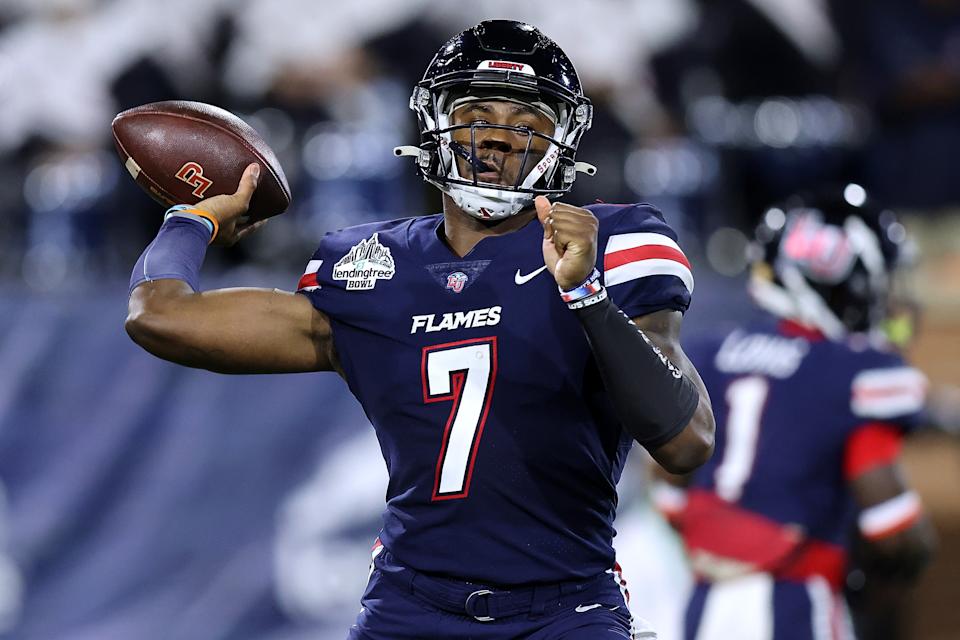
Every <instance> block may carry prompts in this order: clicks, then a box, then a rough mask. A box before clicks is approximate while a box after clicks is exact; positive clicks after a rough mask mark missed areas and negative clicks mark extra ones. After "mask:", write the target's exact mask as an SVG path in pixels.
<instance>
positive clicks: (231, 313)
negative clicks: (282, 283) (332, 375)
mask: <svg viewBox="0 0 960 640" xmlns="http://www.w3.org/2000/svg"><path fill="white" fill-rule="evenodd" d="M126 326H127V331H128V332H129V333H130V336H131V337H132V338H133V339H134V341H135V342H137V343H138V344H140V345H141V346H142V347H143V348H145V349H146V350H147V351H150V352H151V353H153V354H154V355H156V356H158V357H160V358H163V359H165V360H170V361H172V362H176V363H178V364H182V365H185V366H189V367H197V368H202V369H209V370H211V371H217V372H220V373H293V372H302V371H323V370H332V369H334V368H335V362H336V361H335V355H336V354H335V353H334V350H333V344H332V330H331V327H330V321H329V319H328V318H327V317H326V316H325V315H324V314H323V313H321V312H320V311H318V310H316V309H315V308H314V307H313V305H312V304H311V303H310V301H309V300H308V299H307V298H306V297H304V296H302V295H297V294H294V293H290V292H286V291H279V290H276V289H272V290H271V289H252V288H242V289H219V290H214V291H205V292H202V293H194V292H193V291H191V290H190V289H189V287H187V285H186V284H184V283H182V282H180V281H177V280H156V281H153V282H148V283H144V284H142V285H140V286H139V287H137V288H136V289H135V290H134V291H133V293H132V294H131V296H130V302H129V315H128V317H127V325H126Z"/></svg>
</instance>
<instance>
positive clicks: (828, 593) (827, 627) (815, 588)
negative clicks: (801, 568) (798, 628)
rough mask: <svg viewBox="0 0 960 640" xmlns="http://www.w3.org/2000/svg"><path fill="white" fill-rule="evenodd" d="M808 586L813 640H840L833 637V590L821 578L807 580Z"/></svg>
mask: <svg viewBox="0 0 960 640" xmlns="http://www.w3.org/2000/svg"><path fill="white" fill-rule="evenodd" d="M806 586H807V597H808V598H810V628H811V630H812V631H813V640H839V639H838V638H834V637H833V616H834V611H833V607H834V595H833V589H831V588H830V585H829V584H828V583H827V581H826V580H824V579H823V578H822V577H820V576H816V577H813V578H810V579H809V580H807V583H806Z"/></svg>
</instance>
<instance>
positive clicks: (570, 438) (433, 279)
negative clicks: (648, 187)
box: [299, 204, 693, 638]
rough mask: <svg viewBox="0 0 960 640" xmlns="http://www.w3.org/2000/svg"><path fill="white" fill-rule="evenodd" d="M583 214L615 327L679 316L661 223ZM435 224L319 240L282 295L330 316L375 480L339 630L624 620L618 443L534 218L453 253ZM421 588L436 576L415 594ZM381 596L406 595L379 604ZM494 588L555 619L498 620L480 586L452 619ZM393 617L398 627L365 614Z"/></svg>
mask: <svg viewBox="0 0 960 640" xmlns="http://www.w3.org/2000/svg"><path fill="white" fill-rule="evenodd" d="M588 208H589V209H590V210H591V211H592V212H593V214H594V215H595V216H596V217H597V218H598V219H599V222H600V232H599V245H598V246H599V247H600V248H601V252H599V253H600V255H599V256H598V264H597V267H598V269H600V270H602V271H603V273H604V279H605V284H606V286H607V290H608V291H609V295H610V296H611V297H612V298H613V300H614V302H615V303H616V304H617V306H619V308H620V309H622V310H623V311H624V313H626V314H627V315H629V316H631V317H636V316H640V315H644V314H648V313H652V312H655V311H659V310H662V309H669V310H676V311H684V310H686V308H687V306H688V305H689V303H690V293H691V290H692V288H693V281H692V277H691V275H690V267H689V263H688V262H687V260H686V258H685V257H684V255H683V253H682V252H681V251H680V249H679V247H678V246H677V243H676V240H677V238H676V235H675V234H674V232H673V231H672V230H671V229H670V228H669V227H668V226H667V225H666V223H665V222H664V221H663V218H662V217H661V215H660V214H659V212H657V211H656V210H655V209H654V208H652V207H650V206H649V205H604V204H601V205H591V206H590V207H588ZM442 223H443V217H442V216H440V215H433V216H425V217H420V218H410V219H404V220H397V221H392V222H384V223H376V224H369V225H363V226H358V227H352V228H349V229H344V230H342V231H338V232H335V233H330V234H327V235H326V236H325V237H324V238H323V240H322V242H321V244H320V247H319V249H317V251H316V253H315V254H314V256H313V259H312V260H311V261H310V262H309V265H308V267H307V271H306V273H305V274H304V275H303V277H302V278H301V280H300V283H299V292H300V293H302V294H303V295H306V296H307V297H309V299H310V300H311V302H312V303H313V304H314V306H316V307H317V308H318V309H320V310H321V311H323V312H324V313H325V314H327V315H328V316H329V317H330V319H331V323H332V326H333V336H334V341H335V344H336V350H337V354H338V356H339V358H340V364H341V366H342V370H343V374H344V377H345V378H346V381H347V383H348V385H349V387H350V390H351V391H352V392H353V394H354V395H355V396H356V397H357V399H358V400H359V401H360V403H361V405H362V406H363V408H364V410H365V412H366V414H367V416H368V417H369V419H370V421H371V423H372V424H373V426H374V428H375V429H376V432H377V436H378V438H379V441H380V446H381V450H382V452H383V456H384V459H385V461H386V464H387V469H388V471H389V475H390V481H389V486H388V489H387V506H386V511H385V512H384V526H383V529H382V531H381V532H380V535H379V542H378V544H377V547H376V554H377V555H376V559H375V564H374V569H373V574H372V577H371V580H370V583H369V585H368V588H367V591H366V593H365V595H364V599H363V604H364V612H365V613H364V614H361V616H360V619H359V621H358V625H359V627H357V628H355V629H354V631H353V634H354V635H353V636H352V637H356V638H368V637H371V638H372V637H383V638H400V637H410V638H427V637H461V636H460V635H459V634H460V633H462V629H461V628H460V627H459V626H457V625H466V626H465V627H464V628H470V629H474V628H476V629H488V631H486V632H485V633H491V634H494V635H492V636H489V637H516V636H520V635H528V634H530V633H533V632H534V631H536V630H537V629H540V628H546V627H547V626H548V625H550V624H556V621H557V619H558V618H557V616H561V617H562V616H572V617H571V623H575V624H582V620H581V619H585V617H586V615H587V612H586V611H578V610H577V607H583V606H586V607H591V606H592V605H594V604H597V605H600V607H596V609H602V610H603V611H604V612H607V613H608V615H610V616H612V619H613V620H614V622H617V621H618V620H619V624H620V625H623V624H625V623H628V622H629V613H628V611H627V606H626V602H625V600H624V595H623V594H622V592H621V587H622V586H623V585H622V584H621V582H622V580H621V578H620V576H619V572H618V569H617V567H616V562H615V558H614V551H613V547H612V538H613V535H614V528H613V519H614V515H615V511H616V500H617V496H616V484H617V481H618V480H619V478H620V473H621V470H622V468H623V464H624V461H625V459H626V456H627V453H628V451H629V450H630V447H631V444H632V440H631V438H630V436H629V435H627V434H626V433H625V432H624V431H623V430H622V429H621V427H620V425H619V424H618V422H617V420H616V419H615V418H614V416H613V413H612V411H613V410H612V407H611V405H610V402H609V400H608V399H607V397H606V395H605V392H604V389H603V385H602V383H601V381H600V378H599V375H598V372H597V370H596V368H595V365H594V364H593V362H592V354H591V351H590V347H589V345H588V344H587V341H586V339H585V337H584V334H583V329H582V328H581V326H580V324H579V322H578V321H577V319H576V318H575V317H574V315H573V314H572V313H571V312H570V310H569V309H567V307H566V305H565V304H564V303H563V302H562V301H561V299H560V297H559V296H558V295H557V286H556V283H555V281H554V280H553V278H552V277H551V275H550V273H549V272H547V271H546V269H545V267H544V265H543V258H542V253H541V242H542V238H543V229H542V227H541V226H540V224H539V223H538V222H537V221H536V220H533V221H531V222H530V223H529V224H527V225H526V226H525V227H523V228H522V229H520V230H518V231H516V232H513V233H509V234H505V235H502V236H491V237H487V238H484V239H483V240H481V241H480V243H479V244H478V245H477V246H476V247H475V248H474V249H473V251H471V252H470V253H469V254H468V255H466V256H464V257H463V258H458V257H457V256H456V255H454V254H453V253H452V252H451V251H450V250H449V248H448V247H447V245H446V244H445V243H444V242H443V241H442V240H441V235H442V233H443V230H442ZM644 444H647V445H648V446H656V445H657V444H658V443H644ZM344 481H345V482H349V479H348V478H345V479H344ZM422 576H429V577H430V578H431V579H432V580H433V582H430V583H429V584H430V586H429V587H428V588H426V589H423V590H420V589H417V588H416V585H417V581H418V580H419V581H420V584H421V585H422V584H424V580H426V578H423V577H422ZM466 583H469V584H466ZM535 585H541V588H540V591H539V592H538V591H537V589H536V588H534V586H535ZM548 585H549V587H548ZM396 589H399V590H400V593H403V594H404V597H402V598H398V599H397V601H396V602H393V601H392V600H393V598H392V597H391V596H390V595H389V594H390V592H391V590H396ZM464 589H466V590H467V591H466V593H465V594H463V593H461V592H463V591H464ZM497 589H500V590H502V589H508V590H511V591H512V592H515V593H518V594H522V595H521V596H520V597H521V599H530V598H534V599H536V598H542V600H543V602H550V603H551V605H550V606H552V607H553V609H550V610H545V608H544V605H543V604H541V606H540V611H541V613H542V614H543V615H541V616H526V615H523V616H516V615H514V616H511V615H510V614H509V610H510V607H509V605H507V604H504V605H503V606H501V605H498V604H497V602H496V601H495V600H494V599H492V598H490V597H489V596H486V595H484V594H482V593H481V595H478V596H475V597H474V598H472V599H471V602H470V603H469V605H468V607H467V608H466V609H464V599H459V598H461V597H462V596H463V595H467V596H469V594H470V593H473V592H482V591H484V590H497ZM445 590H446V591H448V592H449V600H451V603H449V606H448V604H447V603H446V602H445V596H444V595H442V594H443V593H444V591H445ZM384 592H386V593H384ZM411 598H412V599H411ZM458 599H459V601H457V600H458ZM411 602H416V603H417V604H416V606H413V607H412V608H413V610H414V611H415V610H416V608H417V607H418V606H419V607H421V608H422V607H427V608H428V609H429V608H436V609H439V610H444V611H447V612H448V614H449V616H448V618H449V619H450V620H451V621H452V624H453V625H454V626H455V627H457V628H458V629H460V631H458V632H457V633H454V631H453V629H448V630H446V631H444V630H437V629H432V630H429V629H417V628H416V626H415V624H414V623H412V622H411V621H410V620H408V619H407V616H406V615H405V614H403V612H404V611H405V610H406V609H405V608H410V607H411V606H412V605H410V603H411ZM498 606H499V607H500V609H501V611H500V612H497V611H494V609H496V608H497V607H498ZM391 607H394V608H396V610H397V611H399V612H400V613H398V615H397V616H396V617H391V616H390V615H384V614H383V612H382V611H381V609H383V608H387V610H388V614H389V612H390V611H391V609H390V608H391ZM451 609H452V610H459V613H460V614H461V615H459V616H457V615H455V614H454V613H453V612H452V611H450V610H451ZM533 610H534V611H536V606H534V607H533ZM504 613H506V615H504ZM599 613H600V612H599V611H594V612H593V614H594V615H597V614H599ZM578 616H579V618H578ZM414 617H416V616H414ZM448 618H447V617H445V618H443V619H445V620H446V619H448ZM474 618H476V619H477V620H483V619H485V618H495V619H496V622H495V623H494V622H489V624H491V625H497V626H484V625H483V624H481V623H480V622H477V621H476V620H474ZM386 619H390V620H394V621H395V623H396V626H395V627H393V626H389V625H388V627H387V628H385V627H384V626H383V623H384V620H386ZM425 620H433V622H432V623H430V624H435V623H436V619H435V618H432V617H429V616H428V617H426V618H425ZM368 623H369V624H370V625H371V626H370V627H369V628H368V627H367V626H366V625H367V624H368ZM378 625H379V626H378ZM411 625H413V626H411ZM503 625H507V627H506V628H505V627H504V626H503ZM510 625H518V626H516V627H515V628H513V627H510ZM608 626H609V625H608ZM628 627H629V625H627V628H628ZM511 629H513V630H511ZM555 631H556V629H553V628H551V633H555ZM471 633H473V632H472V631H471ZM477 633H478V635H476V636H471V637H488V636H484V635H479V634H480V633H481V632H480V631H477ZM530 637H536V636H530ZM551 637H553V636H551Z"/></svg>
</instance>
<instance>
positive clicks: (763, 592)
mask: <svg viewBox="0 0 960 640" xmlns="http://www.w3.org/2000/svg"><path fill="white" fill-rule="evenodd" d="M744 611H749V612H750V615H744V614H743V612H744ZM696 638H697V640H712V639H713V638H751V639H755V640H771V639H772V638H773V577H772V576H770V574H767V573H753V574H748V575H745V576H741V577H739V578H734V579H731V580H723V581H720V582H715V583H714V584H712V585H711V586H710V591H708V592H707V598H706V602H704V604H703V613H702V614H701V616H700V626H699V629H697V634H696Z"/></svg>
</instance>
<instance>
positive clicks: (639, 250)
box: [603, 244, 690, 271]
mask: <svg viewBox="0 0 960 640" xmlns="http://www.w3.org/2000/svg"><path fill="white" fill-rule="evenodd" d="M651 258H661V259H664V260H673V261H675V262H679V263H680V264H682V265H683V266H685V267H686V268H687V269H689V268H690V263H689V262H688V261H687V256H685V255H683V252H681V251H677V250H676V249H674V248H673V247H665V246H663V245H660V244H646V245H643V246H642V247H633V248H632V249H622V250H620V251H614V252H613V253H608V254H606V255H605V256H603V270H604V271H609V270H610V269H615V268H616V267H619V266H622V265H625V264H629V263H631V262H639V261H640V260H650V259H651Z"/></svg>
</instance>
